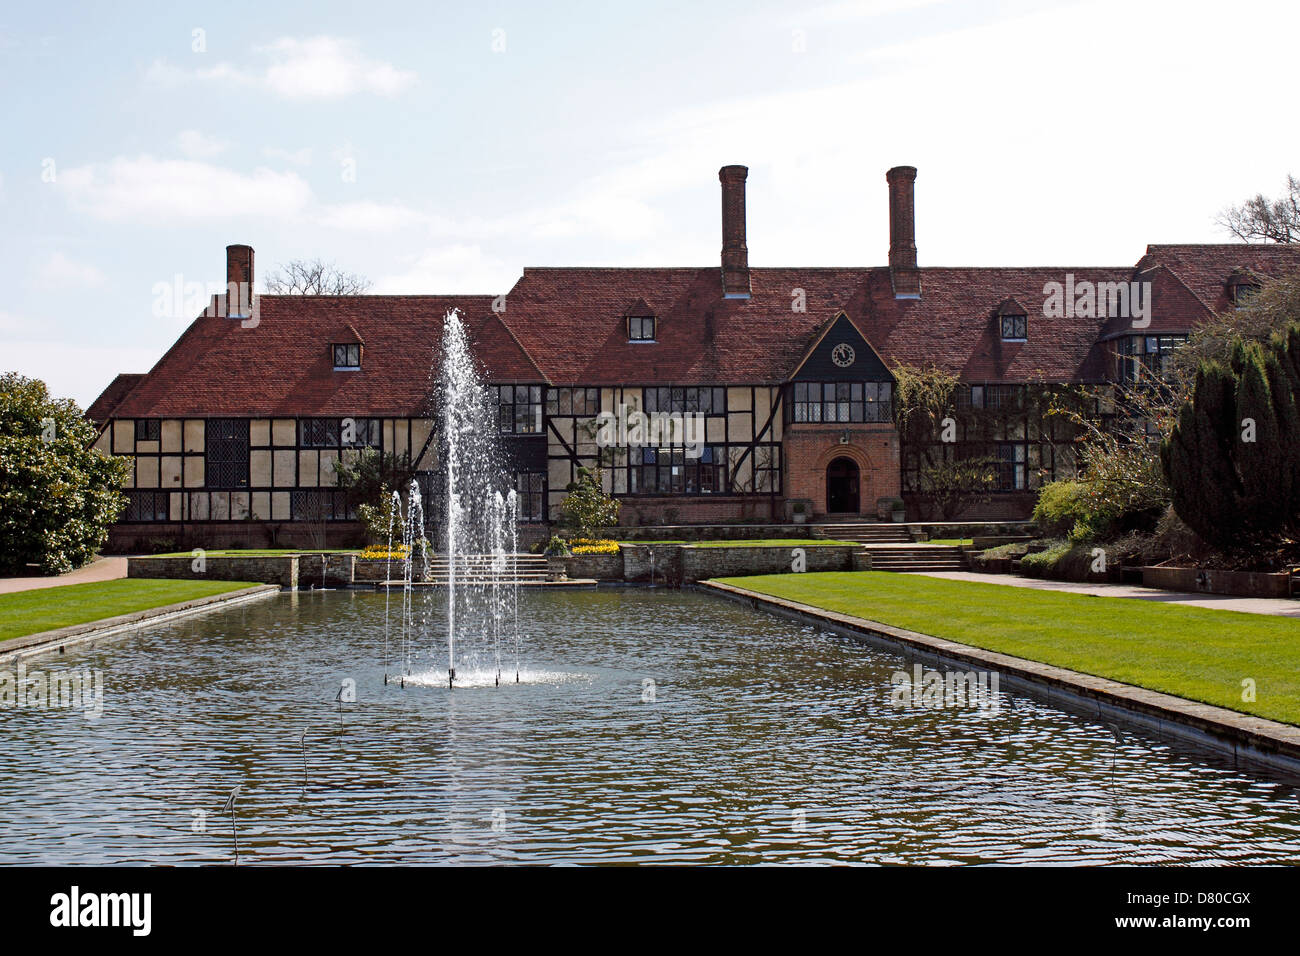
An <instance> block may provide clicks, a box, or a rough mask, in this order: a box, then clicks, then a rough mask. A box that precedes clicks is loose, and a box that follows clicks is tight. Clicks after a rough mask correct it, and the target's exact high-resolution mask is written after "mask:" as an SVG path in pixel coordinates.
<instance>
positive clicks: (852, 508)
mask: <svg viewBox="0 0 1300 956" xmlns="http://www.w3.org/2000/svg"><path fill="white" fill-rule="evenodd" d="M860 510H861V509H859V507H858V463H857V462H855V461H854V460H853V459H852V458H836V459H835V460H834V461H832V462H831V463H830V465H829V466H828V467H827V469H826V511H827V513H829V514H857V513H858V512H859V511H860Z"/></svg>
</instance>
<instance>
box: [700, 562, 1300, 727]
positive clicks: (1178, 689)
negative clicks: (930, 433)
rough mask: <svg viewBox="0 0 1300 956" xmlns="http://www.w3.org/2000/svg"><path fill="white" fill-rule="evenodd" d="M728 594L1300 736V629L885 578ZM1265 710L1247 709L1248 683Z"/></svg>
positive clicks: (767, 585) (1289, 621) (823, 580)
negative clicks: (816, 611) (928, 639)
mask: <svg viewBox="0 0 1300 956" xmlns="http://www.w3.org/2000/svg"><path fill="white" fill-rule="evenodd" d="M720 580H721V581H722V582H723V583H726V584H731V585H734V586H736V587H741V588H748V589H750V590H752V591H761V592H762V593H764V594H770V595H773V596H774V597H780V598H785V599H786V600H790V601H798V602H800V603H802V604H811V605H814V606H816V607H821V608H826V609H827V610H831V611H838V612H840V613H842V614H852V615H855V616H857V617H864V618H867V619H868V620H872V621H879V622H881V623H882V624H892V625H894V626H895V627H902V628H906V629H908V630H912V631H920V632H922V633H924V634H930V635H933V636H934V637H942V638H947V639H949V640H953V641H960V642H962V643H964V644H973V645H975V646H976V647H982V648H985V649H986V650H991V651H998V652H1001V653H1004V654H1013V655H1015V656H1017V657H1024V658H1028V659H1030V660H1034V661H1041V662H1042V663H1045V664H1054V665H1056V666H1058V667H1066V668H1069V669H1070V670H1075V671H1081V672H1083V673H1086V674H1095V675H1097V676H1099V677H1108V678H1110V679H1112V680H1117V681H1122V682H1124V683H1126V684H1134V685H1137V686H1139V687H1146V688H1148V689H1150V690H1157V691H1163V692H1165V693H1167V694H1176V695H1178V696H1179V697H1186V698H1189V699H1191V700H1197V701H1202V702H1205V703H1210V704H1216V705H1218V706H1220V707H1227V708H1230V709H1232V710H1237V711H1241V712H1242V713H1247V714H1253V715H1255V716H1258V717H1267V718H1270V719H1272V720H1280V721H1285V722H1286V723H1290V724H1300V621H1298V620H1296V619H1295V618H1287V617H1277V616H1273V615H1267V614H1246V613H1243V612H1239V611H1214V610H1208V609H1205V608H1196V607H1187V606H1185V605H1181V604H1169V603H1164V602H1156V601H1142V600H1136V599H1133V598H1106V597H1092V596H1089V595H1085V594H1066V593H1064V592H1060V591H1041V590H1035V589H1031V588H1018V587H1011V586H1008V585H1000V584H983V583H974V582H968V581H946V580H943V579H941V578H926V577H921V576H919V575H910V574H890V573H887V572H881V571H859V572H844V571H834V572H824V573H809V574H769V575H762V576H757V577H745V578H722V579H720ZM1246 678H1251V679H1253V680H1254V681H1255V687H1256V700H1255V701H1254V702H1243V701H1242V699H1241V698H1242V681H1243V680H1244V679H1246Z"/></svg>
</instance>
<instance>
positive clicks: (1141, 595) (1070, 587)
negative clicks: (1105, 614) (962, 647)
mask: <svg viewBox="0 0 1300 956" xmlns="http://www.w3.org/2000/svg"><path fill="white" fill-rule="evenodd" d="M912 573H915V574H924V575H925V576H926V577H930V578H948V579H949V580H951V581H979V582H981V583H983V584H1001V585H1004V586H1006V587H1013V588H1037V589H1039V590H1040V591H1068V592H1070V593H1071V594H1096V595H1100V596H1101V597H1118V598H1136V599H1138V600H1139V601H1165V602H1166V603H1169V604H1190V605H1192V606H1193V607H1208V608H1212V609H1213V610H1216V611H1246V612H1247V613H1249V614H1279V615H1282V616H1284V617H1296V618H1300V601H1293V600H1288V599H1286V598H1248V597H1230V596H1229V595H1226V594H1197V593H1195V592H1189V591H1161V590H1158V589H1156V588H1144V587H1139V586H1138V585H1136V584H1080V583H1076V582H1073V581H1044V580H1041V579H1039V578H1022V577H1018V576H1016V575H1013V574H980V573H979V572H976V571H916V572H912Z"/></svg>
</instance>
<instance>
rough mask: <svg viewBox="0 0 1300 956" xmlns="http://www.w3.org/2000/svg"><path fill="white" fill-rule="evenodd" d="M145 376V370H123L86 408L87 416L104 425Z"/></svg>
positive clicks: (97, 423)
mask: <svg viewBox="0 0 1300 956" xmlns="http://www.w3.org/2000/svg"><path fill="white" fill-rule="evenodd" d="M143 378H144V373H143V372H123V373H122V374H120V375H118V376H117V377H116V378H114V379H113V381H111V382H109V383H108V387H107V388H105V389H104V390H103V391H102V392H100V393H99V397H98V398H97V399H95V400H94V401H93V402H91V403H90V407H89V408H87V409H86V417H87V418H89V419H90V420H91V421H92V422H94V423H95V424H96V425H102V424H104V422H106V421H108V420H109V419H110V418H112V417H113V410H114V409H116V408H117V406H118V405H119V404H120V403H121V401H122V399H124V398H126V396H127V393H128V392H130V391H131V389H133V388H135V386H136V385H138V384H139V383H140V381H141V379H143Z"/></svg>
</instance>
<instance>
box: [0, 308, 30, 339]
mask: <svg viewBox="0 0 1300 956" xmlns="http://www.w3.org/2000/svg"><path fill="white" fill-rule="evenodd" d="M39 327H40V326H39V324H38V323H37V322H36V321H35V320H34V319H26V318H23V317H22V316H20V315H14V314H13V313H12V312H2V311H0V332H2V333H4V334H5V335H16V334H21V333H23V332H29V331H35V330H36V329H37V328H39Z"/></svg>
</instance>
